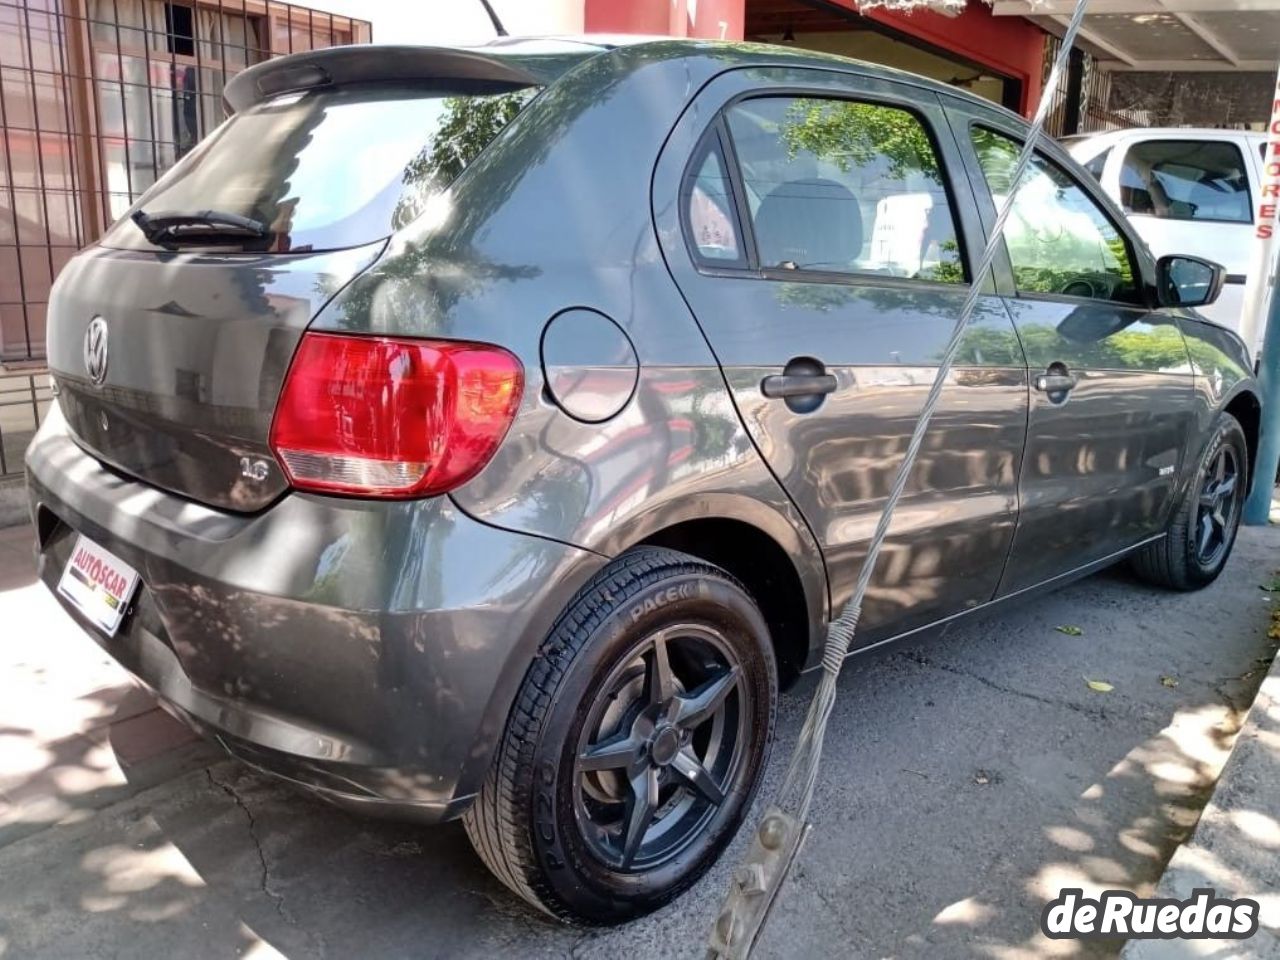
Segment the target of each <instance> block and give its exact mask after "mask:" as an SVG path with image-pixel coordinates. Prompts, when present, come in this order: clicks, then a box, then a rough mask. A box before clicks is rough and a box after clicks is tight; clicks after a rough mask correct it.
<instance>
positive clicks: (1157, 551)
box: [1132, 413, 1249, 590]
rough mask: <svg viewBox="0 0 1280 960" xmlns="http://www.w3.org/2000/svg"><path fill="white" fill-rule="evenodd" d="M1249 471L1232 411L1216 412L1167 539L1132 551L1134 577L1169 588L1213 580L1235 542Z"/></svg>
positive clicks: (1192, 587)
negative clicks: (1135, 574) (1212, 428)
mask: <svg viewBox="0 0 1280 960" xmlns="http://www.w3.org/2000/svg"><path fill="white" fill-rule="evenodd" d="M1248 471H1249V452H1248V446H1247V445H1246V443H1245V437H1244V430H1243V429H1241V427H1240V422H1239V421H1238V420H1236V418H1235V417H1233V416H1231V414H1229V413H1220V414H1219V415H1218V420H1217V423H1216V424H1215V425H1214V430H1213V433H1212V435H1211V436H1210V438H1209V442H1208V444H1206V445H1205V449H1204V453H1202V454H1201V455H1200V463H1199V465H1198V466H1197V468H1196V473H1195V477H1194V478H1193V480H1192V481H1191V483H1190V484H1189V485H1188V486H1187V490H1186V492H1185V493H1184V494H1183V498H1182V502H1181V503H1179V505H1178V507H1177V509H1176V510H1175V511H1174V513H1173V516H1172V518H1170V520H1169V527H1168V529H1167V531H1166V536H1165V538H1164V539H1163V540H1160V541H1158V542H1156V543H1153V544H1151V545H1150V546H1148V547H1145V548H1143V549H1142V551H1140V552H1139V553H1137V554H1135V555H1134V557H1133V560H1132V566H1133V569H1134V571H1135V572H1136V573H1137V574H1138V576H1139V577H1141V578H1142V579H1143V580H1146V581H1147V582H1148V583H1153V584H1155V585H1156V586H1159V587H1168V588H1169V589H1171V590H1198V589H1200V588H1201V587H1205V586H1208V585H1209V584H1211V583H1213V581H1214V580H1216V579H1217V578H1218V574H1220V573H1221V572H1222V568H1223V567H1224V566H1225V565H1226V562H1227V558H1228V557H1229V556H1231V548H1232V547H1233V546H1234V545H1235V542H1236V532H1237V531H1238V530H1239V529H1240V514H1241V511H1242V510H1243V509H1244V499H1245V496H1246V494H1247V492H1248V491H1247V488H1248V476H1249V474H1248Z"/></svg>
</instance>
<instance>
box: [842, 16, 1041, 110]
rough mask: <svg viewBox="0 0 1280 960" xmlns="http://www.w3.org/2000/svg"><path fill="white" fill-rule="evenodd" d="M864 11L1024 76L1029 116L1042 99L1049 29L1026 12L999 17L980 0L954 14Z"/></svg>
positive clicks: (919, 36) (920, 37) (994, 67)
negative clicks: (1026, 14) (1022, 16)
mask: <svg viewBox="0 0 1280 960" xmlns="http://www.w3.org/2000/svg"><path fill="white" fill-rule="evenodd" d="M834 2H835V3H838V4H839V5H840V6H842V7H848V8H849V9H850V10H855V9H857V6H856V4H854V3H853V2H852V0H834ZM864 16H865V17H867V19H869V20H874V21H876V22H877V23H882V24H884V25H885V26H887V27H892V28H893V29H894V30H900V31H902V32H903V33H905V34H907V35H909V36H912V37H915V38H916V39H917V40H923V41H925V42H926V43H931V44H933V45H934V46H935V47H941V48H942V49H943V50H948V51H950V52H952V53H954V54H956V55H957V56H961V57H964V58H965V59H967V60H972V61H974V62H975V63H980V64H982V65H983V66H985V67H990V68H991V69H992V70H994V71H995V72H997V73H1002V74H1004V75H1005V76H1009V77H1013V78H1015V79H1017V80H1021V81H1022V107H1021V112H1022V115H1023V116H1024V117H1030V116H1031V114H1032V113H1034V112H1035V109H1036V107H1037V106H1038V105H1039V103H1040V87H1041V85H1042V84H1041V71H1042V69H1043V62H1044V36H1045V35H1044V31H1042V30H1041V29H1040V28H1039V27H1037V26H1035V25H1034V24H1032V23H1030V22H1029V21H1027V20H1024V19H1022V18H1021V17H997V16H996V15H995V14H993V13H992V12H991V8H990V7H988V6H987V5H986V4H985V3H982V2H980V0H969V5H968V6H967V7H965V9H964V12H963V13H961V14H959V15H957V16H954V17H948V16H945V15H944V14H941V13H935V12H933V11H932V10H915V11H913V12H912V13H899V12H897V11H891V10H884V9H875V10H868V11H867V12H866V13H865V14H864Z"/></svg>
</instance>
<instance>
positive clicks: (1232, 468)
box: [1191, 447, 1244, 567]
mask: <svg viewBox="0 0 1280 960" xmlns="http://www.w3.org/2000/svg"><path fill="white" fill-rule="evenodd" d="M1243 494H1244V485H1243V483H1242V478H1241V476H1240V465H1239V461H1238V460H1237V459H1236V454H1235V451H1234V450H1233V449H1232V448H1231V447H1222V448H1221V449H1220V450H1219V451H1218V452H1217V454H1215V455H1214V458H1213V460H1211V461H1210V462H1209V465H1208V467H1207V468H1206V469H1205V473H1204V479H1203V481H1202V482H1201V485H1200V500H1199V503H1198V505H1197V507H1196V522H1195V526H1194V527H1193V528H1192V531H1191V535H1192V537H1193V539H1194V544H1195V551H1196V560H1197V561H1198V562H1199V563H1200V565H1201V566H1202V567H1212V566H1214V565H1215V564H1217V563H1218V561H1220V560H1221V559H1222V556H1223V554H1225V553H1226V551H1227V547H1228V546H1230V544H1231V537H1232V536H1233V535H1234V533H1235V529H1236V519H1237V516H1238V514H1239V511H1240V500H1241V498H1242V496H1243Z"/></svg>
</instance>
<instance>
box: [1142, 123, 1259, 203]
mask: <svg viewBox="0 0 1280 960" xmlns="http://www.w3.org/2000/svg"><path fill="white" fill-rule="evenodd" d="M1120 201H1121V203H1122V204H1123V205H1124V208H1125V210H1126V211H1128V212H1129V213H1143V214H1147V215H1148V216H1153V217H1159V218H1160V219H1162V220H1217V221H1227V222H1228V223H1249V222H1250V221H1251V220H1252V214H1251V210H1250V200H1249V175H1248V173H1247V172H1246V170H1245V165H1244V157H1243V156H1241V154H1240V149H1239V148H1238V147H1237V146H1236V145H1235V144H1233V143H1226V142H1223V141H1221V140H1148V141H1146V142H1145V143H1137V144H1134V145H1133V146H1132V147H1130V148H1129V152H1128V153H1127V154H1125V158H1124V167H1123V169H1122V170H1121V171H1120Z"/></svg>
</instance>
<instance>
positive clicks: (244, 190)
mask: <svg viewBox="0 0 1280 960" xmlns="http://www.w3.org/2000/svg"><path fill="white" fill-rule="evenodd" d="M537 90H538V88H536V87H523V88H519V89H512V88H511V87H510V86H509V85H506V86H502V87H495V86H494V85H491V84H490V85H486V86H485V87H483V88H475V87H473V88H472V89H470V90H468V91H466V92H458V91H457V90H456V89H454V90H450V91H448V92H445V91H441V90H440V89H439V88H438V87H436V88H434V89H433V88H424V87H422V86H411V85H403V84H398V85H391V84H351V85H347V86H341V87H331V88H327V89H323V90H317V91H312V92H308V93H305V94H291V95H286V96H282V97H278V98H276V99H273V100H269V101H266V102H265V103H261V104H257V105H256V106H253V107H251V108H249V109H248V110H245V111H243V112H242V113H239V114H236V115H235V116H234V117H232V118H231V119H230V120H228V121H227V122H226V123H224V124H223V125H222V126H221V127H219V128H218V129H217V130H215V131H214V132H213V133H212V134H211V135H210V136H209V138H208V139H207V140H205V142H204V143H202V144H201V145H200V146H199V147H198V148H197V149H196V150H194V151H193V152H192V153H191V154H189V155H188V156H187V157H185V158H184V159H183V160H182V162H181V163H179V164H178V165H177V166H176V167H174V168H173V169H172V170H171V171H170V172H169V173H168V174H166V175H165V176H164V177H163V178H161V179H160V180H159V181H158V182H157V183H156V185H155V186H154V187H152V188H151V189H150V190H149V191H147V193H146V194H145V195H144V196H143V197H142V199H141V200H140V201H139V203H138V205H137V207H136V208H135V209H140V210H143V211H145V212H146V213H147V214H149V215H156V214H161V213H163V214H170V213H177V214H195V213H199V212H201V211H206V210H214V211H217V212H218V213H225V214H233V215H236V216H240V217H249V218H251V219H253V220H256V221H258V222H259V223H260V224H262V225H264V226H265V227H267V229H268V231H269V237H268V238H267V239H266V240H265V241H256V240H254V241H250V242H248V243H246V242H245V241H243V240H240V241H234V245H236V246H242V247H245V248H247V249H254V250H262V249H268V250H274V251H293V252H302V251H315V250H333V249H340V248H344V247H353V246H358V245H360V244H364V243H369V242H372V241H374V240H379V239H382V238H383V237H386V236H389V235H390V234H391V233H392V232H393V231H394V230H396V229H398V228H400V227H402V226H404V225H405V224H406V223H408V222H409V221H411V220H412V219H413V218H414V217H415V216H417V214H418V213H419V212H421V209H422V206H423V204H424V203H425V201H426V199H427V197H429V196H430V195H431V194H432V193H433V192H436V191H438V190H440V189H442V188H443V187H445V186H447V185H448V184H449V183H450V182H452V181H453V179H454V178H455V177H457V176H458V174H459V173H461V172H462V170H463V168H464V167H465V166H466V165H467V164H468V163H470V162H471V161H472V160H473V159H475V157H476V156H477V155H478V154H479V153H480V151H481V150H483V149H484V148H485V147H486V146H488V145H489V143H490V142H491V141H492V140H493V139H494V137H496V136H497V135H498V133H499V132H500V131H501V130H502V128H503V127H505V126H506V125H507V124H508V123H510V122H511V120H512V119H513V118H514V117H515V116H516V114H517V113H519V112H520V110H521V109H523V107H524V106H525V105H526V104H527V103H528V102H529V101H530V100H531V99H532V98H533V96H534V95H535V94H536V93H537ZM103 242H104V244H106V245H108V246H114V247H129V248H134V249H151V248H152V247H151V244H150V243H148V242H147V240H146V238H145V237H144V236H143V234H142V231H141V230H139V229H138V227H137V226H136V225H135V224H134V223H132V222H131V221H130V220H129V219H128V217H126V218H124V219H122V220H121V221H120V222H118V223H117V224H116V225H115V226H114V227H113V228H112V229H111V231H110V232H109V233H108V234H107V236H106V238H105V239H104V241H103ZM189 242H191V243H193V244H194V243H196V242H204V243H205V244H206V245H207V244H208V242H209V241H208V240H204V241H200V240H198V239H192V240H191V241H189ZM174 245H177V246H182V245H184V241H183V240H182V239H181V238H179V239H177V240H175V241H174Z"/></svg>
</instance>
